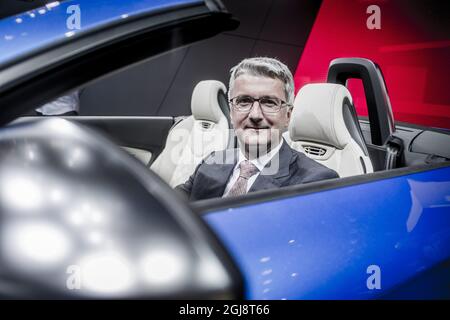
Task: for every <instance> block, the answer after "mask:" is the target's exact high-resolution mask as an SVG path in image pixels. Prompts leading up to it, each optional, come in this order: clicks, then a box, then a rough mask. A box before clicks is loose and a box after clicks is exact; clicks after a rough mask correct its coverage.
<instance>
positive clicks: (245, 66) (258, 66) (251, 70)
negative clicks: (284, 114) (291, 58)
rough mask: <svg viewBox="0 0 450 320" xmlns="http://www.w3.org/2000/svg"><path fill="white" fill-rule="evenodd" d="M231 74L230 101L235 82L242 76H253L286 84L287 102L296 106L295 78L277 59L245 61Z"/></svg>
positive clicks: (262, 58)
mask: <svg viewBox="0 0 450 320" xmlns="http://www.w3.org/2000/svg"><path fill="white" fill-rule="evenodd" d="M230 73H231V76H230V83H229V86H228V88H229V90H228V99H231V97H230V92H231V90H232V89H233V86H234V80H236V78H237V77H239V76H240V75H242V74H250V75H253V76H262V77H269V78H272V79H279V80H281V82H283V84H284V94H285V96H286V102H287V103H289V104H291V105H293V104H294V78H293V77H292V73H291V71H289V68H288V67H287V66H286V65H285V64H284V63H282V62H281V61H279V60H277V59H274V58H268V57H256V58H248V59H244V60H242V61H241V62H239V63H238V64H237V65H236V66H234V67H233V68H231V70H230Z"/></svg>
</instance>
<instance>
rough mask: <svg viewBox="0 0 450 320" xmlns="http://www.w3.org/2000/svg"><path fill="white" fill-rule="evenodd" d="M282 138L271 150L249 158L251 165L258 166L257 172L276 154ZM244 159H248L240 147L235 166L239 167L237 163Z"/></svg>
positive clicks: (281, 143)
mask: <svg viewBox="0 0 450 320" xmlns="http://www.w3.org/2000/svg"><path fill="white" fill-rule="evenodd" d="M283 140H284V139H281V141H280V143H279V144H278V145H277V146H276V147H275V148H272V150H270V152H268V153H266V154H264V155H262V156H260V157H258V158H255V159H251V160H249V161H250V162H251V163H253V165H254V166H255V167H257V168H258V170H259V172H261V171H262V169H264V167H265V166H266V165H267V164H268V163H269V161H270V160H271V159H272V158H273V156H274V155H275V154H277V152H278V151H280V149H281V146H282V145H283ZM244 160H248V159H247V158H246V157H245V154H244V153H243V152H242V150H241V148H239V159H238V162H237V164H236V168H239V164H240V163H241V162H242V161H244Z"/></svg>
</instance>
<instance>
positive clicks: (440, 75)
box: [295, 0, 450, 129]
mask: <svg viewBox="0 0 450 320" xmlns="http://www.w3.org/2000/svg"><path fill="white" fill-rule="evenodd" d="M447 2H448V1H422V2H413V1H398V0H396V1H393V0H384V1H380V0H378V1H374V0H371V1H367V0H346V1H338V0H324V1H323V2H322V5H321V7H320V10H319V13H318V15H317V18H316V20H315V22H314V25H313V28H312V30H311V33H310V35H309V38H308V40H307V43H306V46H305V48H304V51H303V53H302V56H301V58H300V61H299V64H298V67H297V70H296V72H295V83H296V88H297V90H298V89H299V88H301V87H302V86H303V85H305V84H306V83H311V82H325V81H326V73H327V69H328V65H329V63H330V61H331V60H333V59H334V58H338V57H363V58H368V59H371V60H373V61H375V62H377V63H378V64H379V65H380V67H381V69H382V71H383V74H384V76H385V79H386V84H387V88H388V91H389V96H390V100H391V104H392V108H393V112H394V118H395V120H396V121H402V122H409V123H415V124H421V125H427V126H434V127H440V128H448V129H450V30H449V20H450V19H449V13H450V10H449V8H448V4H447ZM372 4H375V5H378V6H379V7H380V9H381V29H380V30H376V29H374V30H369V29H368V28H367V26H366V21H367V19H368V18H369V16H370V15H371V14H368V13H366V9H367V7H368V6H369V5H372ZM349 89H350V91H351V93H352V96H353V98H354V102H355V106H356V109H357V112H358V114H360V115H367V110H366V106H365V100H364V91H363V89H362V86H361V85H360V84H359V83H357V82H356V81H355V82H352V83H350V84H349Z"/></svg>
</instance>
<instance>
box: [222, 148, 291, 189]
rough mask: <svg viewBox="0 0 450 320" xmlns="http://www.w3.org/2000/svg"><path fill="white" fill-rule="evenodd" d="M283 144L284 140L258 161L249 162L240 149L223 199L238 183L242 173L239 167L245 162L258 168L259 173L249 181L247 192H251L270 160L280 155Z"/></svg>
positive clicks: (257, 159)
mask: <svg viewBox="0 0 450 320" xmlns="http://www.w3.org/2000/svg"><path fill="white" fill-rule="evenodd" d="M282 144H283V140H281V142H280V143H279V144H278V145H277V146H276V147H275V148H273V149H272V150H270V152H269V153H266V154H264V155H262V156H260V157H259V158H256V159H251V160H248V159H247V158H246V156H245V154H244V153H243V152H242V150H241V148H239V158H238V162H237V163H236V165H235V166H234V169H233V173H232V174H231V177H230V179H228V183H227V186H226V187H225V191H224V193H223V196H222V197H225V196H227V194H228V192H230V189H231V187H232V186H233V185H234V183H235V182H236V180H237V179H238V178H239V173H240V171H241V170H240V168H239V165H240V163H241V162H242V161H244V160H248V161H250V162H251V163H253V165H254V166H256V167H257V168H258V170H259V171H258V173H257V174H255V175H253V176H251V177H250V178H249V179H248V181H247V192H248V190H250V188H251V186H252V185H253V183H254V182H255V181H256V178H258V176H259V175H260V174H261V171H262V169H264V167H265V166H266V164H268V163H269V161H270V160H272V158H273V156H274V155H275V154H277V153H278V151H280V148H281V145H282Z"/></svg>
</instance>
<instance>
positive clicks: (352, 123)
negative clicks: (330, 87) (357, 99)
mask: <svg viewBox="0 0 450 320" xmlns="http://www.w3.org/2000/svg"><path fill="white" fill-rule="evenodd" d="M342 104H343V105H342V113H343V115H342V116H343V118H344V123H345V126H346V127H347V130H348V131H349V132H350V135H351V136H352V138H353V140H355V141H356V143H357V144H358V145H359V147H360V148H361V150H362V151H363V152H364V155H366V156H368V155H369V152H368V151H367V146H366V142H365V141H364V136H363V134H362V130H361V127H360V125H359V121H358V117H357V116H356V111H355V108H354V107H353V105H352V104H351V102H350V100H349V99H348V98H347V97H345V98H344V101H343V102H342Z"/></svg>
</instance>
